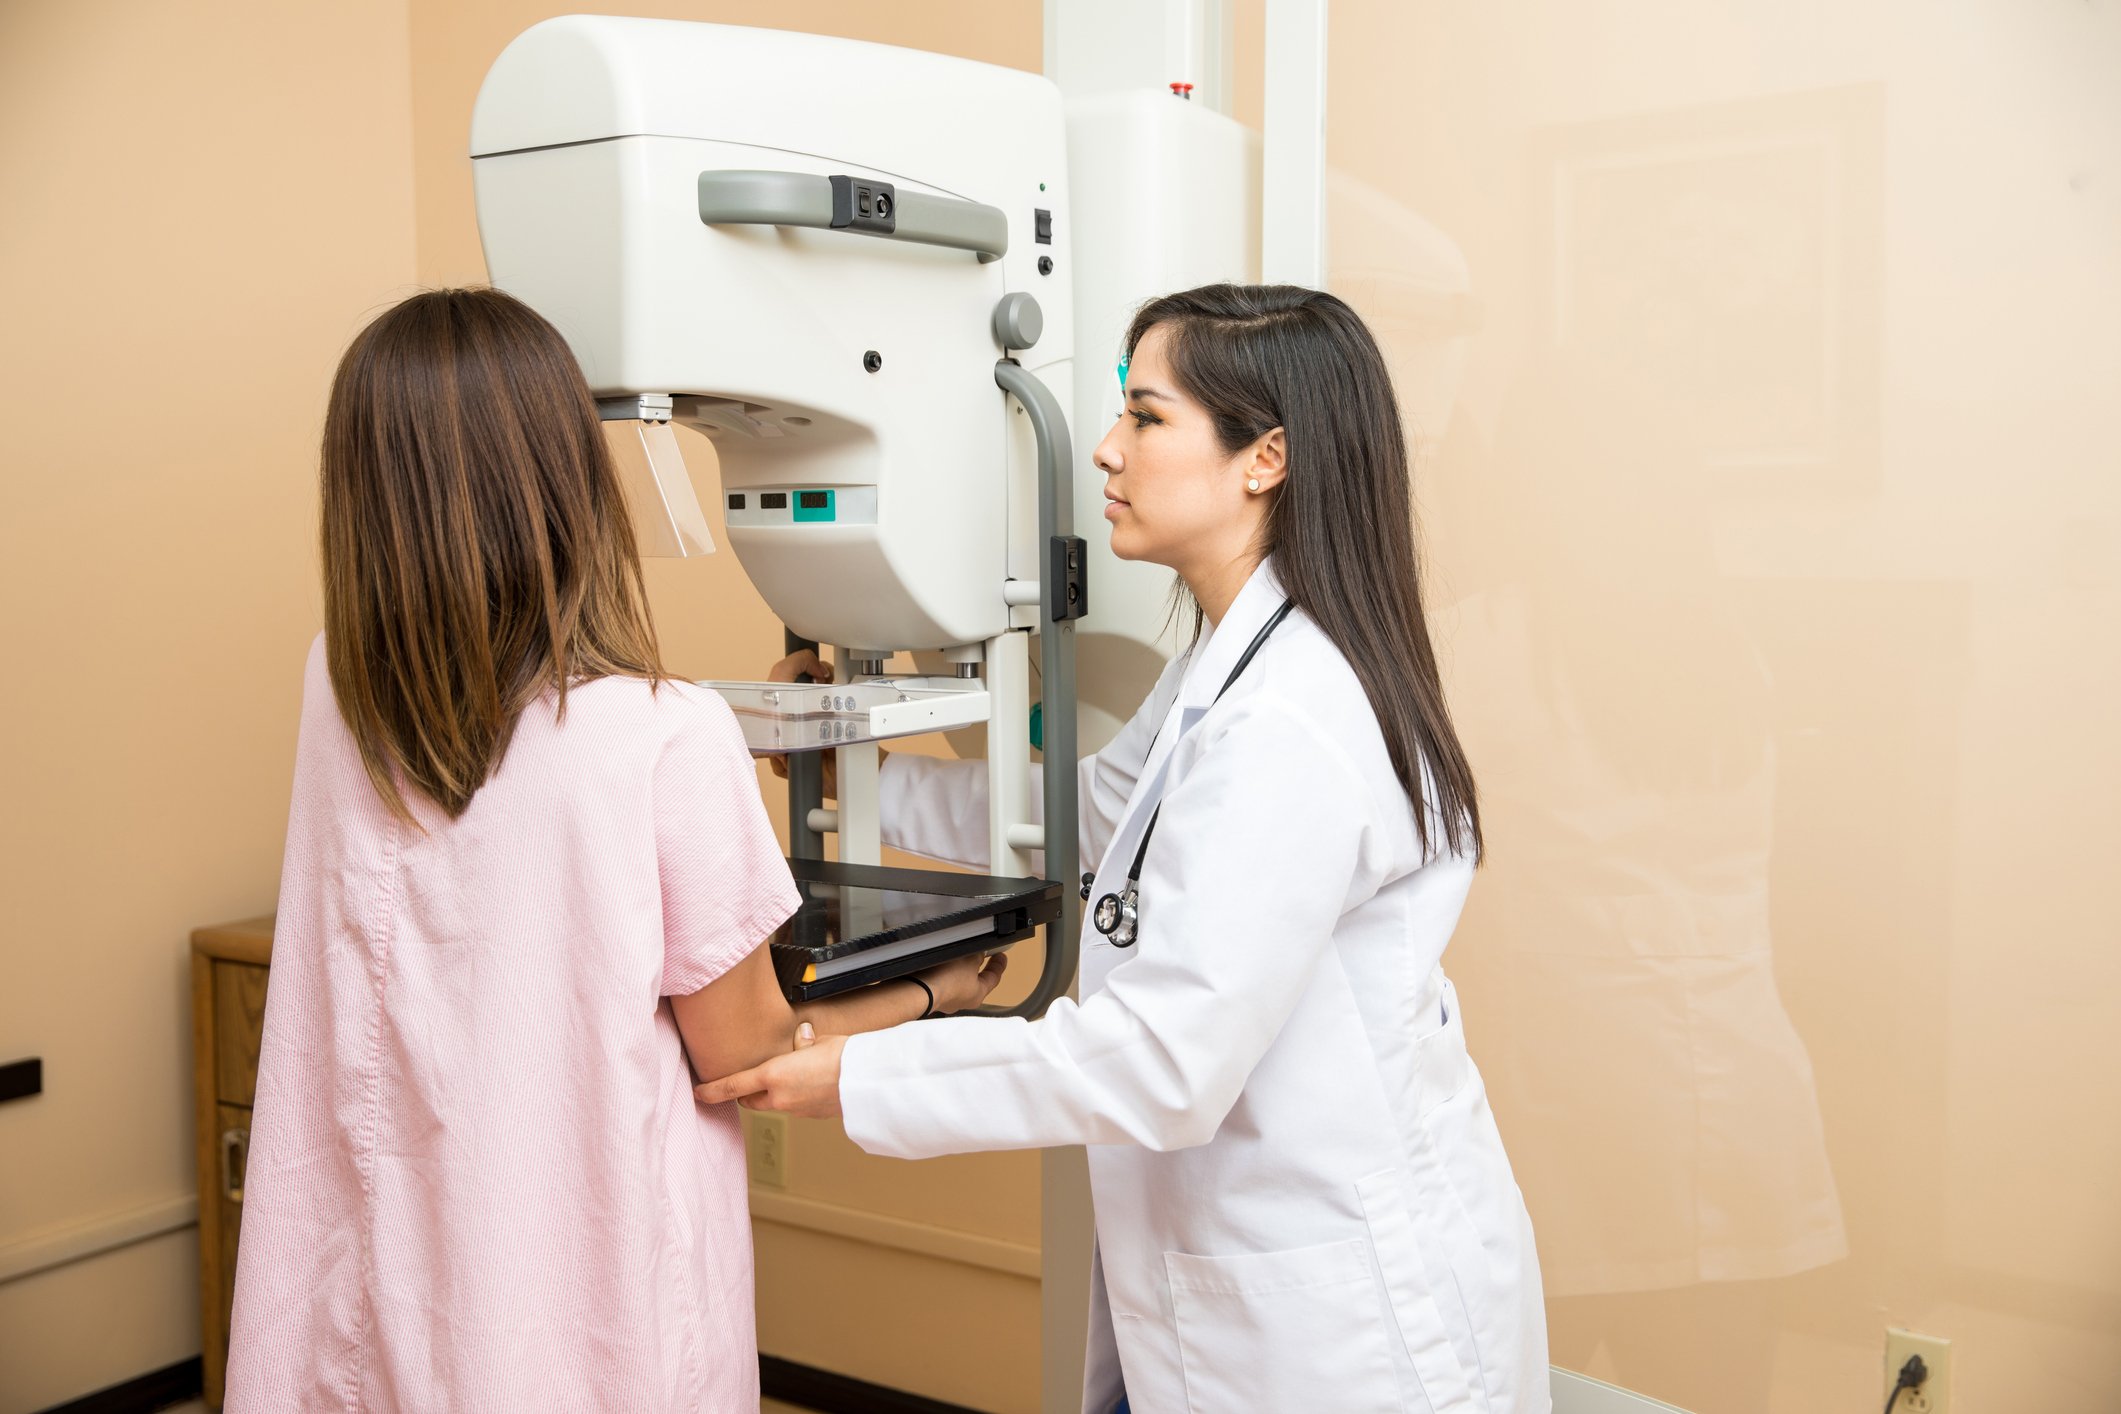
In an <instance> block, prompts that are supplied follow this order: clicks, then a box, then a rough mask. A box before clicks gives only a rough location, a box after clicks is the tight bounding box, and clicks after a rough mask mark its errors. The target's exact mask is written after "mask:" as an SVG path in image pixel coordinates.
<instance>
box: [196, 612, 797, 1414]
mask: <svg viewBox="0 0 2121 1414" xmlns="http://www.w3.org/2000/svg"><path fill="white" fill-rule="evenodd" d="M553 702H554V698H553V694H551V693H549V692H548V693H547V694H546V696H545V697H543V698H541V699H539V700H538V701H536V702H534V703H532V705H531V706H530V707H528V708H527V709H525V710H524V712H523V713H522V715H521V718H520V720H519V722H518V724H517V726H516V729H515V732H514V735H513V737H512V739H511V741H510V743H509V745H508V748H507V752H506V755H505V757H504V758H503V759H502V760H501V763H500V765H499V766H498V768H497V769H496V770H495V771H494V772H493V774H492V775H491V777H490V778H488V779H487V780H486V782H485V783H484V785H482V786H481V787H480V788H479V789H478V791H477V793H476V795H475V796H474V797H473V798H472V800H471V802H470V804H469V806H468V807H467V808H465V809H464V810H463V812H462V813H461V814H460V815H459V816H457V817H456V818H455V819H451V818H450V817H449V816H448V815H447V814H446V813H445V812H443V811H442V810H440V809H438V808H436V807H435V806H433V805H432V804H430V803H429V802H427V801H426V800H424V799H422V798H419V797H417V796H415V795H412V794H410V793H408V806H409V808H410V809H411V811H412V813H413V815H414V817H415V819H414V822H412V823H407V822H405V821H403V820H400V819H399V818H397V817H396V816H394V815H393V813H392V812H391V810H390V809H389V808H388V807H387V806H386V804H385V803H384V801H383V800H382V798H381V797H380V796H379V795H378V793H377V791H376V789H375V786H374V785H373V783H372V781H371V778H370V776H369V774H368V772H367V770H366V769H365V768H364V765H363V762H362V759H361V756H360V753H359V751H358V749H357V748H356V746H355V743H354V739H353V737H352V735H351V734H350V733H349V731H348V729H347V727H346V725H345V723H344V721H343V719H342V717H341V715H340V712H339V709H338V706H337V704H336V702H335V700H334V698H333V695H332V688H331V682H330V678H329V675H328V673H327V671H326V667H325V653H324V647H323V640H322V639H321V638H320V639H319V640H318V644H317V646H316V647H315V648H314V649H313V650H312V652H311V655H310V661H309V667H308V673H307V679H306V683H305V689H304V700H303V713H302V731H301V745H300V748H299V751H298V759H297V766H296V776H295V792H294V807H293V811H292V814H291V817H290V820H289V828H288V844H287V859H286V870H285V873H284V875H283V878H282V885H281V898H280V908H279V915H278V919H277V922H276V925H275V945H274V958H273V976H272V986H271V992H270V995H269V998H268V1002H267V1007H266V1018H265V1039H264V1047H263V1051H262V1053H261V1055H260V1059H259V1075H258V1101H257V1111H256V1121H255V1126H254V1134H253V1149H252V1155H251V1162H250V1175H249V1196H250V1201H249V1202H248V1203H247V1205H246V1209H247V1210H246V1213H245V1216H244V1231H243V1245H242V1263H241V1267H240V1270H239V1273H238V1278H237V1293H236V1310H235V1318H234V1329H233V1332H232V1334H233V1339H232V1341H231V1362H230V1368H229V1385H228V1389H229V1408H230V1409H231V1410H238V1411H240V1410H245V1409H291V1408H305V1409H307V1408H326V1407H351V1408H423V1409H424V1408H445V1407H466V1408H492V1409H524V1408H544V1407H554V1406H556V1405H565V1406H568V1407H587V1406H591V1405H594V1406H596V1407H608V1408H614V1409H628V1410H634V1409H640V1410H647V1409H676V1408H684V1409H755V1408H756V1407H757V1400H758V1392H757V1370H756V1367H755V1365H754V1364H753V1363H752V1362H751V1361H750V1360H749V1359H748V1358H746V1359H743V1360H732V1359H730V1358H729V1356H728V1353H729V1352H736V1351H741V1352H746V1353H747V1356H748V1352H749V1351H750V1350H751V1349H752V1331H753V1322H752V1284H751V1248H750V1231H749V1224H748V1218H747V1213H746V1206H745V1188H744V1159H743V1140H742V1135H741V1132H740V1129H739V1126H738V1120H737V1116H736V1114H735V1113H734V1111H733V1110H731V1109H729V1108H728V1107H718V1108H715V1109H702V1108H700V1107H698V1106H696V1105H695V1104H694V1102H693V1098H692V1092H691V1079H692V1078H691V1074H690V1070H689V1067H688V1065H687V1062H686V1059H685V1054H684V1051H683V1049H682V1046H681V1043H680V1040H679V1036H678V1032H677V1029H676V1027H675V1025H674V1023H673V1022H672V1020H671V1016H670V1012H669V1009H668V1008H667V1007H666V1006H664V1005H663V1004H662V998H663V997H665V996H669V995H684V994H688V993H692V992H696V991H698V990H700V989H701V988H703V987H705V986H706V985H707V984H708V983H709V982H710V981H712V980H713V979H714V978H716V977H717V976H719V975H721V973H722V972H723V971H725V970H726V969H727V968H729V967H730V966H732V965H733V964H735V963H736V962H737V961H739V960H740V959H741V958H743V957H744V956H745V955H746V954H747V953H749V952H750V951H751V949H752V948H753V947H755V946H756V945H757V943H758V940H759V939H760V938H762V937H764V936H765V935H766V934H768V933H769V932H771V931H772V929H773V928H774V927H775V926H776V925H777V924H778V923H779V922H780V921H781V920H782V919H783V918H785V917H786V916H787V915H788V913H789V912H790V911H791V910H792V909H793V908H794V906H795V902H796V899H795V894H794V891H793V887H792V885H791V884H790V881H789V878H788V873H787V869H786V866H785V865H784V864H783V863H782V860H781V857H780V854H779V851H778V849H777V848H776V846H775V843H774V837H773V835H772V832H771V830H770V828H769V827H768V825H767V822H766V819H765V814H764V810H763V807H762V806H761V804H760V800H759V795H758V791H757V787H756V779H755V776H754V774H753V771H752V769H751V765H750V761H749V758H748V756H747V755H746V753H745V751H744V748H743V743H742V739H741V736H740V734H739V732H738V730H737V727H736V724H735V721H734V719H733V718H732V717H731V716H730V714H729V711H728V709H727V707H726V706H724V705H723V704H722V703H721V701H720V699H718V698H716V697H714V696H713V695H712V694H711V693H707V692H704V691H701V690H699V689H695V688H691V687H688V686H686V685H683V684H678V683H672V682H668V681H666V682H664V683H662V684H660V685H659V686H657V687H654V688H651V685H650V684H649V683H648V682H646V681H644V680H641V679H637V678H623V677H609V678H602V679H598V680H595V681H591V682H587V683H581V684H578V685H576V686H574V687H572V688H571V689H570V690H569V692H568V695H567V702H566V711H565V715H564V718H562V719H558V720H556V719H555V713H554V710H553Z"/></svg>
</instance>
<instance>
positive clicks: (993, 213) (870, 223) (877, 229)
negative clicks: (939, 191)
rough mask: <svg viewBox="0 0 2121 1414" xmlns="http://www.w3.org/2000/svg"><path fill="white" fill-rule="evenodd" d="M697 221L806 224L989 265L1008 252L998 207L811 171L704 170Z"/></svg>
mask: <svg viewBox="0 0 2121 1414" xmlns="http://www.w3.org/2000/svg"><path fill="white" fill-rule="evenodd" d="M857 187H858V188H860V189H861V190H862V192H863V194H864V197H865V198H866V201H865V203H864V204H865V205H868V203H870V202H874V201H875V200H877V199H878V198H881V199H882V200H883V202H884V203H885V205H884V207H883V209H882V211H881V212H878V211H877V210H875V209H874V207H873V206H869V207H868V209H863V208H861V207H858V206H856V205H855V204H854V203H853V202H851V201H849V200H847V199H846V198H847V193H848V191H849V190H851V189H853V188H857ZM700 220H701V221H702V222H704V223H705V224H707V225H709V226H801V227H805V228H807V229H810V230H816V231H847V232H850V233H852V234H855V235H863V236H875V237H876V238H878V239H879V240H887V241H911V242H913V243H915V244H917V245H937V246H945V247H947V248H949V249H951V250H969V251H971V252H973V253H974V254H975V255H977V256H978V257H979V258H980V263H981V264H985V263H986V262H988V261H991V260H1000V259H1001V258H1002V257H1003V256H1004V255H1007V254H1008V253H1009V218H1008V217H1007V216H1005V215H1003V214H1002V210H1001V208H1000V207H997V206H988V205H985V204H984V203H981V202H977V201H965V200H963V199H962V198H959V197H954V196H931V195H929V194H928V193H926V192H917V191H909V192H902V191H899V190H898V189H897V187H896V186H895V185H894V184H892V183H890V182H885V181H882V180H877V179H871V178H867V177H821V176H819V175H817V174H816V173H814V172H758V171H730V172H702V173H700Z"/></svg>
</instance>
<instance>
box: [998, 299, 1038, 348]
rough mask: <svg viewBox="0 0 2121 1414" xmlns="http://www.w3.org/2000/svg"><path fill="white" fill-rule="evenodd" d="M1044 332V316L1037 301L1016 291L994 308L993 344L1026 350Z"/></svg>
mask: <svg viewBox="0 0 2121 1414" xmlns="http://www.w3.org/2000/svg"><path fill="white" fill-rule="evenodd" d="M1045 332H1046V315H1045V312H1044V311H1043V310H1041V309H1040V308H1039V307H1038V301H1037V300H1035V299H1033V298H1032V297H1031V296H1030V295H1027V294H1025V293H1024V292H1023V291H1021V290H1018V291H1015V292H1014V293H1011V294H1006V295H1003V296H1002V297H1001V299H1000V301H999V302H997V303H996V304H995V306H994V342H996V343H997V344H1000V345H1001V346H1002V347H1003V348H1005V349H1028V348H1030V347H1031V346H1032V345H1034V344H1036V343H1037V342H1038V336H1039V335H1041V334H1043V333H1045Z"/></svg>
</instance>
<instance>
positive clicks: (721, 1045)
mask: <svg viewBox="0 0 2121 1414" xmlns="http://www.w3.org/2000/svg"><path fill="white" fill-rule="evenodd" d="M1007 966H1008V959H1007V958H1006V957H1004V956H1003V955H1002V954H1000V953H996V954H995V955H994V956H992V957H989V958H982V957H979V956H978V955H976V954H975V955H973V956H971V957H961V958H958V959H956V960H955V961H953V962H946V963H943V964H942V965H941V966H939V967H931V968H929V969H928V970H927V971H926V972H923V973H921V974H920V978H921V981H923V982H925V983H927V984H928V991H926V992H924V991H922V990H921V988H920V987H919V986H918V985H916V984H915V983H913V982H911V981H909V980H907V979H904V978H901V979H899V980H898V981H895V982H879V983H877V984H876V985H875V986H873V987H862V988H860V989H858V990H856V991H852V992H843V993H841V994H840V995H839V996H836V997H827V998H826V999H825V1000H823V1001H818V1002H802V1003H800V1004H798V1005H796V1006H794V1007H791V1006H789V1005H788V999H787V998H786V997H785V996H783V995H782V994H781V984H780V981H779V979H778V978H776V977H775V976H774V972H773V959H772V956H771V954H770V953H769V952H768V950H767V949H766V947H765V946H763V945H761V946H759V947H756V948H753V949H752V950H751V952H750V954H749V955H747V956H746V957H745V958H744V960H743V961H742V962H740V963H738V964H737V965H736V966H734V967H732V968H730V969H729V970H728V971H727V972H725V973H723V974H722V975H721V976H719V977H717V978H715V979H714V980H713V981H712V982H709V983H708V984H707V985H706V986H704V987H702V988H700V990H699V991H697V992H694V993H693V994H692V995H691V996H687V997H672V998H671V999H670V1010H671V1013H672V1014H673V1015H674V1016H676V1017H677V1023H678V1034H679V1035H680V1036H682V1037H684V1039H685V1054H686V1055H687V1056H689V1057H691V1059H692V1069H693V1072H694V1074H696V1075H698V1076H700V1077H702V1078H705V1079H712V1078H714V1077H716V1076H722V1075H734V1074H735V1073H736V1072H738V1071H740V1070H749V1069H750V1068H751V1067H753V1066H755V1065H758V1064H759V1063H761V1062H762V1061H765V1060H768V1059H771V1058H772V1057H774V1056H777V1055H781V1054H784V1053H785V1052H787V1051H789V1050H792V1049H793V1048H794V1046H795V1028H796V1026H797V1025H798V1024H799V1023H801V1022H806V1021H807V1022H809V1023H810V1025H811V1028H812V1030H813V1031H814V1032H815V1033H816V1034H817V1035H819V1036H853V1035H857V1034H859V1033H861V1032H863V1031H881V1030H883V1029H884V1028H885V1027H888V1026H897V1025H898V1024H900V1023H901V1022H906V1021H912V1020H914V1019H916V1018H918V1017H919V1016H920V1015H921V1014H922V1013H924V1012H925V1011H926V1010H927V1009H928V996H929V992H932V993H934V996H935V1009H936V1010H937V1011H938V1012H945V1013H947V1012H954V1011H965V1010H967V1009H969V1008H971V1007H976V1006H978V1005H979V1004H980V1003H981V1002H983V1001H985V1000H986V999H987V994H988V993H989V992H992V991H993V990H994V984H995V983H997V982H999V981H1000V980H1001V977H1002V972H1003V970H1004V969H1005V968H1006V967H1007Z"/></svg>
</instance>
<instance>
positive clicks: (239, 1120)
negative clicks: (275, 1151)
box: [199, 1105, 250, 1362]
mask: <svg viewBox="0 0 2121 1414" xmlns="http://www.w3.org/2000/svg"><path fill="white" fill-rule="evenodd" d="M220 1116H221V1128H220V1130H219V1132H218V1133H216V1134H215V1136H214V1151H215V1152H216V1153H217V1154H219V1155H220V1165H219V1170H218V1176H219V1178H220V1180H221V1181H220V1183H219V1184H218V1185H217V1186H216V1187H215V1189H214V1191H213V1192H211V1193H202V1194H200V1195H199V1201H200V1203H201V1204H202V1205H203V1204H205V1203H213V1204H215V1205H216V1206H217V1207H218V1208H219V1209H220V1211H221V1233H220V1238H221V1243H220V1246H221V1252H220V1257H221V1262H220V1267H221V1270H220V1273H219V1277H220V1291H219V1293H218V1299H219V1301H220V1303H221V1304H220V1311H221V1317H222V1322H223V1329H222V1337H223V1340H224V1342H225V1340H226V1338H227V1329H226V1322H227V1319H228V1312H229V1310H230V1309H231V1308H232V1307H233V1306H234V1305H235V1304H236V1238H237V1236H238V1235H239V1234H240V1233H241V1231H242V1227H243V1170H244V1169H245V1168H246V1167H248V1166H249V1163H250V1111H249V1110H246V1109H244V1108H242V1107H241V1106H239V1105H223V1106H221V1109H220ZM223 1360H224V1362H225V1360H226V1347H225V1345H224V1348H223Z"/></svg>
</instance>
